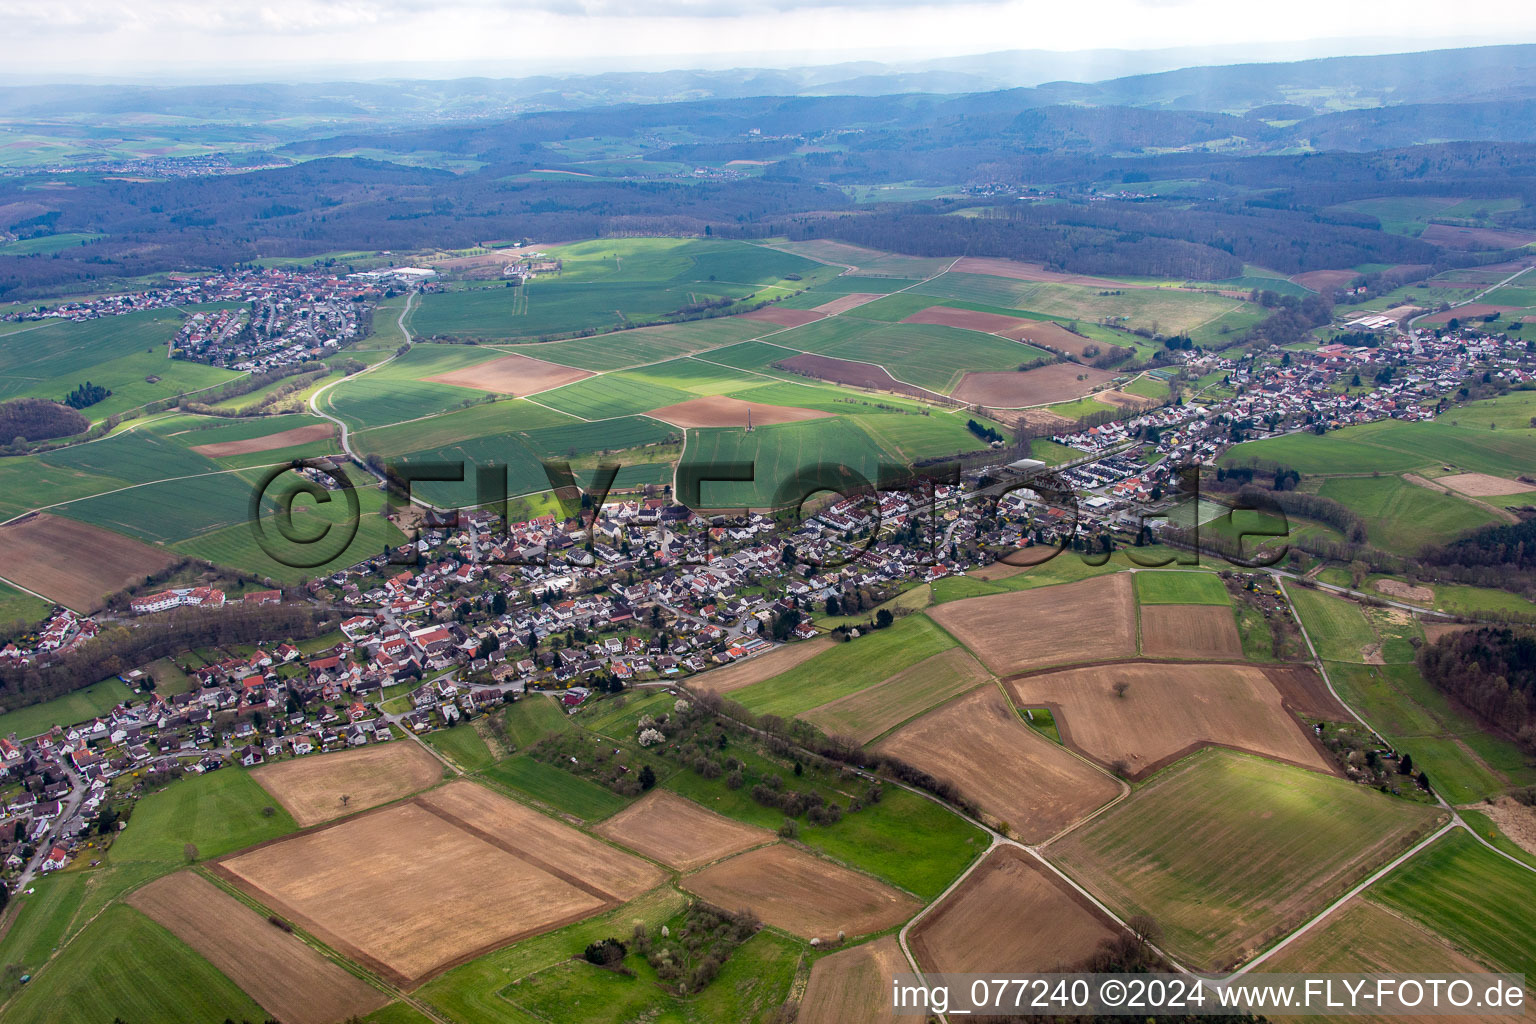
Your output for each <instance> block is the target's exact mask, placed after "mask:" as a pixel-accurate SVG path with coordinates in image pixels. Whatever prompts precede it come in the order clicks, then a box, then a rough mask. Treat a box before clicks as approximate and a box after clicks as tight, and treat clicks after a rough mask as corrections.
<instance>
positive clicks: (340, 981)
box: [128, 871, 389, 1024]
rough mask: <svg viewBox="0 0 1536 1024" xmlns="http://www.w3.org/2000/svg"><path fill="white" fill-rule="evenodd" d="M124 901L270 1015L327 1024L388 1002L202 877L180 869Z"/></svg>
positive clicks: (307, 1023)
mask: <svg viewBox="0 0 1536 1024" xmlns="http://www.w3.org/2000/svg"><path fill="white" fill-rule="evenodd" d="M128 904H129V905H130V906H132V907H134V908H135V909H136V910H139V911H141V912H142V913H144V914H145V915H146V916H148V917H150V918H151V919H153V920H154V921H156V922H157V923H158V924H160V925H162V926H163V927H165V928H166V929H168V930H169V931H170V932H172V933H173V934H174V935H175V936H176V937H177V938H179V939H181V940H182V941H183V942H185V943H186V944H187V945H189V946H191V947H192V948H193V949H194V950H196V951H197V952H198V953H199V954H200V955H201V956H202V957H203V958H204V959H206V960H207V961H208V962H209V963H211V964H212V965H213V966H214V967H215V968H217V969H218V970H220V971H222V972H223V973H224V974H225V976H226V977H228V978H230V979H231V980H232V981H234V982H235V984H237V985H239V986H240V987H241V988H242V989H244V990H245V992H246V993H247V994H249V995H250V996H251V997H252V998H253V999H255V1000H256V1001H257V1002H258V1003H260V1004H261V1006H262V1008H263V1009H265V1010H266V1011H267V1012H268V1013H270V1014H272V1015H273V1016H274V1017H277V1018H278V1019H281V1020H283V1021H291V1022H292V1024H331V1022H333V1021H336V1020H341V1019H344V1018H347V1017H352V1016H361V1015H363V1014H366V1013H369V1012H371V1011H373V1010H376V1009H378V1008H379V1007H381V1006H383V1005H384V1004H385V1003H386V1002H388V1001H389V997H388V996H386V995H385V994H384V993H383V992H380V991H379V990H378V989H375V988H373V987H372V986H371V985H368V984H367V983H365V982H363V981H362V980H361V979H359V978H357V977H355V976H353V975H352V974H349V973H348V972H346V971H345V970H343V969H342V968H340V967H338V966H337V965H336V964H334V963H332V962H331V961H329V960H327V959H326V958H325V957H323V956H321V955H320V954H319V953H318V952H316V951H315V950H314V949H312V948H311V947H309V946H307V945H305V944H304V942H303V941H302V940H301V939H299V938H298V937H296V936H294V935H292V934H290V933H288V932H285V931H282V930H280V929H278V928H274V927H272V925H270V924H269V923H268V922H266V921H264V920H262V918H261V916H260V915H259V914H257V913H256V911H254V910H252V909H251V908H250V907H248V906H246V905H245V904H244V903H241V902H240V901H239V900H237V899H235V898H234V897H233V896H230V895H229V894H227V893H226V892H224V891H223V890H222V889H220V888H218V887H217V886H215V885H214V884H213V883H211V882H209V881H207V880H206V879H204V878H203V877H202V876H201V875H197V874H194V873H193V872H191V871H180V872H177V873H176V874H174V875H168V876H167V877H165V878H162V879H160V880H158V881H155V882H151V883H150V884H149V885H147V886H145V887H144V888H142V889H139V890H136V891H135V892H134V893H133V894H132V895H131V896H130V897H129V898H128Z"/></svg>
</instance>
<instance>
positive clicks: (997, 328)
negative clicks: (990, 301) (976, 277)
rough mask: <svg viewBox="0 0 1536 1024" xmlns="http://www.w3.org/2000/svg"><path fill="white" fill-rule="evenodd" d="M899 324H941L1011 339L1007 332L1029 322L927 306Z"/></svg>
mask: <svg viewBox="0 0 1536 1024" xmlns="http://www.w3.org/2000/svg"><path fill="white" fill-rule="evenodd" d="M901 322H902V323H904V324H942V325H943V326H945V327H958V328H960V329H961V330H966V331H980V332H981V333H983V334H999V335H1004V336H1007V337H1011V336H1010V335H1008V334H1007V332H1008V331H1016V330H1019V329H1020V328H1022V327H1024V326H1025V325H1027V324H1028V323H1029V322H1030V321H1028V320H1025V319H1024V318H1022V317H1016V316H1002V315H1001V314H998V313H983V312H981V311H979V310H975V309H955V308H954V307H953V306H929V307H928V308H927V309H920V310H918V311H917V312H916V313H913V314H912V315H911V316H909V317H906V318H905V319H903V320H902V321H901ZM1014 340H1017V339H1014Z"/></svg>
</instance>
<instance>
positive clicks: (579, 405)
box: [539, 373, 698, 420]
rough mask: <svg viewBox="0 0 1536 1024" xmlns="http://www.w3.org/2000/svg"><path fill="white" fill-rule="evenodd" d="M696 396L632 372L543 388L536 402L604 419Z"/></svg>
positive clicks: (683, 400) (583, 417) (593, 418)
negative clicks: (551, 389)
mask: <svg viewBox="0 0 1536 1024" xmlns="http://www.w3.org/2000/svg"><path fill="white" fill-rule="evenodd" d="M697 397H698V396H697V395H694V394H691V393H689V392H687V391H683V390H681V389H679V388H674V387H669V386H667V385H666V384H657V383H653V382H651V381H648V380H646V379H644V378H642V377H640V376H638V375H635V374H631V373H609V374H604V375H602V376H600V377H588V378H587V379H586V380H579V381H577V382H576V383H575V384H567V385H566V386H565V387H563V388H556V389H555V390H553V391H545V392H543V393H541V394H540V395H539V402H540V403H541V404H543V405H547V406H549V407H550V408H552V409H559V410H560V411H561V412H563V413H569V414H570V415H572V416H576V417H578V418H580V419H584V420H605V419H610V418H612V417H614V416H633V415H634V414H635V413H640V412H649V411H650V410H652V409H660V408H661V407H662V406H666V405H676V404H677V403H679V402H686V401H688V400H689V399H690V398H697Z"/></svg>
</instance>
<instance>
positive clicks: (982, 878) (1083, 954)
mask: <svg viewBox="0 0 1536 1024" xmlns="http://www.w3.org/2000/svg"><path fill="white" fill-rule="evenodd" d="M1119 931H1120V929H1119V927H1118V926H1117V925H1116V924H1115V922H1114V920H1113V919H1112V918H1111V917H1109V915H1107V914H1105V913H1104V912H1103V911H1101V910H1099V909H1098V908H1097V907H1095V906H1094V905H1093V903H1092V901H1090V900H1088V899H1087V898H1086V897H1084V896H1083V895H1082V894H1081V893H1079V892H1077V891H1076V890H1075V889H1073V888H1072V887H1071V886H1069V885H1067V884H1066V883H1065V882H1062V881H1061V880H1060V879H1058V878H1057V877H1056V876H1055V875H1054V874H1051V873H1050V871H1049V869H1047V868H1045V867H1044V866H1042V865H1041V864H1040V863H1039V862H1038V861H1036V860H1035V859H1034V858H1033V857H1031V856H1030V855H1029V854H1027V853H1025V852H1024V851H1023V850H1020V849H1019V848H1018V847H1016V846H999V847H997V848H996V849H994V850H993V851H992V852H991V853H989V854H987V858H986V860H984V861H982V862H981V864H979V865H978V866H977V867H976V870H975V871H973V872H971V874H970V875H968V876H967V877H966V879H965V881H964V882H961V883H960V885H959V887H958V888H956V889H955V890H954V891H953V892H951V893H950V894H949V895H948V896H946V897H945V898H944V901H943V902H942V903H940V904H939V905H938V906H937V907H935V908H934V909H933V910H932V911H930V912H929V914H928V916H926V917H924V918H923V919H922V920H921V921H919V922H918V923H917V925H916V926H915V927H914V928H913V929H912V930H911V932H910V933H909V935H908V939H907V941H908V944H909V945H910V946H911V948H912V954H913V956H915V957H917V962H918V965H919V966H920V967H922V968H923V969H924V970H927V971H950V972H955V973H960V974H975V973H982V972H987V971H1007V972H1013V973H1033V972H1042V971H1070V970H1073V969H1076V968H1077V967H1078V966H1079V965H1081V964H1082V962H1083V961H1084V960H1086V959H1087V958H1088V957H1089V956H1090V955H1092V953H1093V952H1094V950H1096V949H1097V948H1098V946H1099V943H1100V942H1102V941H1104V940H1105V939H1112V938H1114V937H1115V936H1116V935H1117V934H1119Z"/></svg>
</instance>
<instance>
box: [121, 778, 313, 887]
mask: <svg viewBox="0 0 1536 1024" xmlns="http://www.w3.org/2000/svg"><path fill="white" fill-rule="evenodd" d="M272 806H273V805H272V797H271V796H270V795H269V794H268V793H267V792H266V791H265V790H263V789H262V788H261V787H260V786H259V785H257V784H256V781H255V780H254V779H252V778H251V775H250V773H249V772H247V771H246V770H244V769H243V768H225V769H221V770H219V771H216V772H213V773H211V774H208V775H198V776H189V777H185V778H182V779H179V780H178V781H176V782H175V783H173V784H171V785H168V786H166V787H165V788H164V789H162V790H159V791H157V792H154V793H150V794H148V795H146V796H144V797H142V798H141V799H140V800H139V802H138V803H137V804H135V805H134V809H133V816H132V818H130V819H129V822H128V827H127V828H126V829H124V830H123V834H122V835H120V836H118V837H117V841H116V842H114V843H113V844H112V849H111V851H110V852H109V854H108V863H110V864H112V865H115V866H117V867H126V866H129V865H135V864H146V865H153V866H154V867H155V869H156V874H165V873H168V872H170V871H172V870H175V869H176V868H179V867H184V866H185V865H186V863H187V845H188V844H191V845H192V846H193V847H194V848H195V849H196V851H197V858H198V859H199V860H207V859H210V858H214V857H221V856H223V855H224V854H226V853H229V852H231V851H232V850H239V849H244V848H245V847H247V846H251V845H254V844H256V843H262V842H265V841H267V840H269V839H275V838H277V837H279V836H282V835H286V834H287V833H289V832H293V831H294V830H295V829H296V828H297V827H298V826H297V823H296V822H294V820H293V818H292V817H290V816H289V814H288V812H287V811H285V810H283V809H282V808H281V807H273V811H274V813H272V814H270V815H269V814H267V813H266V808H267V807H272ZM151 877H153V876H151Z"/></svg>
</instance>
